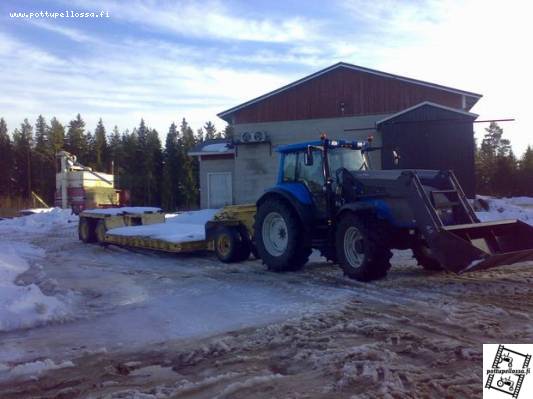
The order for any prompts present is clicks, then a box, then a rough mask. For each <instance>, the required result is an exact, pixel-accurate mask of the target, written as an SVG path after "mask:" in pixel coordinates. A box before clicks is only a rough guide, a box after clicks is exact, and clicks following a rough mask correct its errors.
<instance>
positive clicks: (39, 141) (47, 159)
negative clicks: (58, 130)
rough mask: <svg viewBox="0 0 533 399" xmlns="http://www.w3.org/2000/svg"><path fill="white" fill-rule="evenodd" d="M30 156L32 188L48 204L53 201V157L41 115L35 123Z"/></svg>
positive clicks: (47, 132)
mask: <svg viewBox="0 0 533 399" xmlns="http://www.w3.org/2000/svg"><path fill="white" fill-rule="evenodd" d="M33 154H34V156H32V168H31V169H32V180H33V183H32V186H33V191H35V192H36V193H37V194H38V195H39V196H40V197H41V198H43V199H44V200H45V201H46V202H47V203H48V204H52V203H53V201H54V192H55V184H56V182H55V156H54V150H53V148H52V144H51V142H50V127H49V126H48V125H47V123H46V120H45V119H44V117H43V116H42V115H39V117H38V118H37V121H36V123H35V149H34V151H33Z"/></svg>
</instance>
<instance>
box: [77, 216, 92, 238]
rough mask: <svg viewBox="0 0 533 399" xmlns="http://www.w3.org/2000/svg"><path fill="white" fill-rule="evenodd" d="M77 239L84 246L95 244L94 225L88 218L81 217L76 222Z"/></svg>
mask: <svg viewBox="0 0 533 399" xmlns="http://www.w3.org/2000/svg"><path fill="white" fill-rule="evenodd" d="M78 238H79V239H80V241H83V242H84V243H86V244H89V243H93V242H96V234H95V231H94V223H93V221H92V220H90V219H88V218H84V217H81V218H80V221H79V222H78Z"/></svg>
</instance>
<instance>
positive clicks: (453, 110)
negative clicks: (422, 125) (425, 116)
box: [376, 101, 479, 126]
mask: <svg viewBox="0 0 533 399" xmlns="http://www.w3.org/2000/svg"><path fill="white" fill-rule="evenodd" d="M425 106H428V107H432V108H439V109H442V110H444V111H449V112H453V113H456V114H460V115H464V116H468V117H471V118H472V119H476V118H477V117H478V116H479V115H478V114H474V113H472V112H468V111H464V110H462V109H456V108H451V107H446V106H445V105H441V104H436V103H433V102H431V101H424V102H421V103H420V104H416V105H414V106H412V107H409V108H406V109H404V110H402V111H400V112H397V113H395V114H392V115H389V116H387V117H386V118H383V119H381V120H379V121H377V122H376V126H379V125H380V124H382V123H385V122H390V121H392V120H393V119H396V118H398V117H400V116H402V115H405V114H408V113H409V112H412V111H415V110H416V109H418V108H421V107H425Z"/></svg>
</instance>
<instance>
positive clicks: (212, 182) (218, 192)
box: [207, 172, 233, 208]
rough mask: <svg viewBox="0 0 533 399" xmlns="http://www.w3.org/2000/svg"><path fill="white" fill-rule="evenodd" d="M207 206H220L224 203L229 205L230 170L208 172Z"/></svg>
mask: <svg viewBox="0 0 533 399" xmlns="http://www.w3.org/2000/svg"><path fill="white" fill-rule="evenodd" d="M207 186H208V190H209V191H208V207H209V208H221V207H223V206H225V205H231V203H232V202H233V201H232V198H233V196H232V186H231V172H221V173H208V174H207Z"/></svg>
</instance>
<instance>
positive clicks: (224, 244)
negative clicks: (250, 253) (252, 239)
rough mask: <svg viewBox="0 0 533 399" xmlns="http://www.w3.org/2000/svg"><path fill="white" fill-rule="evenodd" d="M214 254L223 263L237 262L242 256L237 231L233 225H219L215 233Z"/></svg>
mask: <svg viewBox="0 0 533 399" xmlns="http://www.w3.org/2000/svg"><path fill="white" fill-rule="evenodd" d="M214 244H215V245H214V246H215V254H216V256H217V258H218V259H219V260H220V261H221V262H224V263H232V262H237V261H238V259H239V255H240V257H242V256H243V251H242V248H241V247H242V246H241V240H240V237H239V232H238V230H237V229H235V228H233V227H227V226H220V227H219V228H218V229H217V232H216V233H215V239H214Z"/></svg>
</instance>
